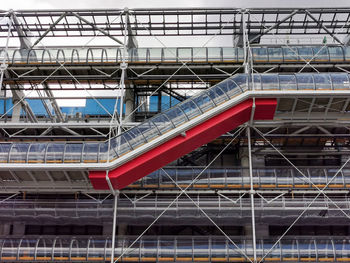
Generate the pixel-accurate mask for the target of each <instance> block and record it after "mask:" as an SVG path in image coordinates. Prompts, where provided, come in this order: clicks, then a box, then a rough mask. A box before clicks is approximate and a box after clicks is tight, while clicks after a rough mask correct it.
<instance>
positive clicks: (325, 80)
mask: <svg viewBox="0 0 350 263" xmlns="http://www.w3.org/2000/svg"><path fill="white" fill-rule="evenodd" d="M314 80H315V84H316V89H332V83H331V77H330V75H329V74H323V73H319V74H314Z"/></svg>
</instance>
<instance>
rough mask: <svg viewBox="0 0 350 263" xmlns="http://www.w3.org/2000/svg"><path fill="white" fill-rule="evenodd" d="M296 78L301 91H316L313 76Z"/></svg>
mask: <svg viewBox="0 0 350 263" xmlns="http://www.w3.org/2000/svg"><path fill="white" fill-rule="evenodd" d="M296 78H297V83H298V89H299V90H305V89H306V90H310V89H315V86H314V79H313V77H312V75H311V74H296Z"/></svg>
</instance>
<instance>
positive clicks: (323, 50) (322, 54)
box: [312, 46, 329, 62]
mask: <svg viewBox="0 0 350 263" xmlns="http://www.w3.org/2000/svg"><path fill="white" fill-rule="evenodd" d="M312 49H313V51H314V59H313V60H314V61H320V62H325V61H329V55H328V48H327V47H326V46H320V47H313V48H312Z"/></svg>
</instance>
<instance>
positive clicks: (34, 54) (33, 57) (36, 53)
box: [27, 49, 44, 63]
mask: <svg viewBox="0 0 350 263" xmlns="http://www.w3.org/2000/svg"><path fill="white" fill-rule="evenodd" d="M43 52H44V50H40V49H37V50H30V51H29V54H28V58H27V59H28V62H29V63H35V62H41V58H42V55H43Z"/></svg>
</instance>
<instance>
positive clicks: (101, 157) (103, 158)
mask: <svg viewBox="0 0 350 263" xmlns="http://www.w3.org/2000/svg"><path fill="white" fill-rule="evenodd" d="M113 140H114V141H115V140H116V138H115V139H113ZM99 146H100V150H99V154H98V162H100V163H105V162H107V160H108V152H107V151H108V142H103V143H100V144H99Z"/></svg>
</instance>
